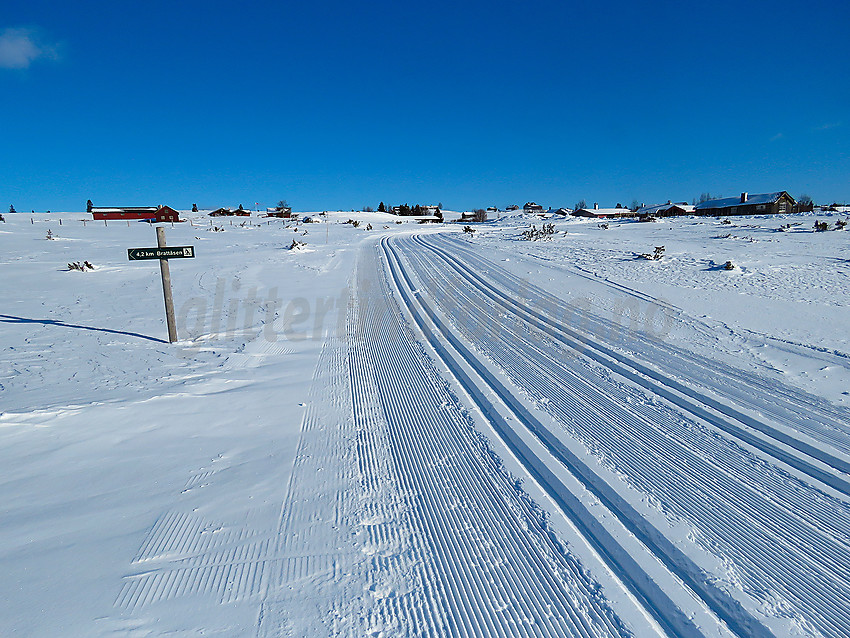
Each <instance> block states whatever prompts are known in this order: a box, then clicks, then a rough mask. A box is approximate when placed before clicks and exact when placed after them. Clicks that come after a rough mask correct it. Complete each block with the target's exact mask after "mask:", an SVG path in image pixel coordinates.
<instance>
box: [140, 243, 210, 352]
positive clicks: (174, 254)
mask: <svg viewBox="0 0 850 638" xmlns="http://www.w3.org/2000/svg"><path fill="white" fill-rule="evenodd" d="M156 243H157V247H156V248H128V249H127V257H128V258H129V259H130V261H135V260H138V259H159V270H160V273H161V274H162V294H163V296H164V297H165V321H166V323H167V324H168V342H169V343H174V342H175V341H177V322H176V321H175V320H174V299H173V298H172V297H171V272H170V271H169V269H168V260H169V259H177V258H185V257H194V256H195V247H194V246H166V245H165V229H164V228H163V227H162V226H157V227H156Z"/></svg>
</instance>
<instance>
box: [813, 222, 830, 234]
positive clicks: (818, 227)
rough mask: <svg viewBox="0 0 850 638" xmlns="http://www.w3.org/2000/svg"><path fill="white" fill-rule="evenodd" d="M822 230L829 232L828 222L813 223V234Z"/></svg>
mask: <svg viewBox="0 0 850 638" xmlns="http://www.w3.org/2000/svg"><path fill="white" fill-rule="evenodd" d="M824 230H829V223H828V222H815V232H821V231H824Z"/></svg>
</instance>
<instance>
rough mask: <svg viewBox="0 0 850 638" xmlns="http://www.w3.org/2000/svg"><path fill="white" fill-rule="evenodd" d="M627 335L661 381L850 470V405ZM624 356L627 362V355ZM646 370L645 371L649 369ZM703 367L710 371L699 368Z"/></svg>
mask: <svg viewBox="0 0 850 638" xmlns="http://www.w3.org/2000/svg"><path fill="white" fill-rule="evenodd" d="M440 241H444V242H445V245H446V247H448V246H450V247H451V250H452V252H453V253H454V254H458V253H462V254H463V257H464V260H465V262H466V264H467V266H471V265H472V264H475V265H476V269H478V270H479V272H481V271H482V269H483V270H484V271H487V272H488V276H489V277H490V278H492V280H493V283H494V284H496V285H497V286H500V287H502V288H506V287H507V288H508V289H514V290H515V289H517V286H519V285H522V286H524V287H525V288H526V289H527V290H528V292H529V294H530V295H532V296H535V297H536V298H537V299H541V300H542V299H548V300H549V301H552V300H555V298H554V297H552V295H550V294H549V293H547V292H546V291H545V290H542V289H540V288H539V287H537V286H535V285H533V284H530V283H529V282H521V281H520V279H519V278H517V277H515V276H513V275H511V274H510V273H508V272H507V271H505V270H504V269H502V268H499V267H498V266H496V265H495V264H493V263H492V262H490V261H488V260H486V259H484V258H482V257H481V256H480V255H478V254H476V253H475V252H474V251H471V250H470V249H469V246H468V245H467V244H466V242H463V241H458V240H456V239H454V238H451V237H444V236H443V237H440ZM419 243H420V244H422V245H427V246H429V247H432V248H434V249H439V250H442V252H443V254H447V253H446V250H445V247H440V246H438V245H436V242H433V241H431V240H424V239H420V240H419ZM574 274H575V275H577V276H581V277H584V278H586V279H590V280H592V281H598V282H599V283H601V284H602V283H604V284H606V285H610V286H613V287H615V288H618V289H620V290H623V291H624V292H625V293H627V294H633V295H635V296H636V297H638V298H642V299H643V300H644V301H647V302H653V300H652V299H651V298H646V296H645V295H643V293H640V292H638V291H634V290H631V289H630V288H627V287H626V286H623V285H622V284H616V283H613V282H607V281H604V280H598V279H595V278H593V277H592V276H591V275H589V274H588V273H587V272H584V271H580V272H578V273H574ZM555 301H557V300H555ZM582 315H583V316H582V320H583V321H584V322H585V324H586V326H587V328H588V329H587V330H586V331H585V332H587V333H592V334H594V335H602V334H608V335H612V334H618V333H620V334H622V331H623V328H622V327H621V326H619V325H617V324H615V323H614V322H612V321H610V320H608V319H605V318H604V317H601V316H600V315H599V314H597V313H593V311H592V310H591V309H589V308H583V309H582ZM585 336H587V335H585ZM628 336H629V339H630V341H632V342H634V343H633V347H634V349H637V350H639V351H640V352H641V355H642V356H643V357H645V359H646V360H647V361H652V362H653V363H654V365H655V367H656V368H657V369H659V370H664V371H665V374H664V377H663V378H661V379H656V380H658V381H661V382H663V383H665V384H667V385H669V386H670V387H672V388H674V389H676V390H678V391H683V392H688V390H689V388H687V387H686V386H683V385H682V383H680V382H678V381H677V379H675V378H674V375H675V376H676V377H678V379H679V380H686V381H687V382H688V383H689V384H691V383H693V382H694V381H696V382H697V383H698V385H700V386H702V387H704V388H707V389H709V390H711V391H712V392H714V393H715V394H717V395H718V396H721V397H725V398H727V399H729V400H730V401H731V402H733V403H734V404H735V405H738V406H741V407H742V408H745V409H748V410H750V411H752V412H753V413H755V414H759V415H762V417H763V418H761V419H754V418H752V417H750V416H748V415H745V414H743V413H742V412H740V411H739V410H736V409H735V408H734V407H733V406H731V405H728V404H724V403H719V402H716V401H713V400H712V399H711V398H710V397H708V396H707V395H706V394H705V393H701V394H700V395H699V396H698V397H696V398H698V399H699V400H700V401H702V402H703V403H705V404H706V405H709V406H711V407H712V408H714V409H717V410H719V411H721V412H722V413H724V414H725V415H726V416H729V417H731V418H733V419H736V420H739V421H741V422H742V423H746V424H747V425H749V426H751V427H754V428H755V429H758V430H761V431H762V432H763V433H765V434H767V435H768V436H770V437H772V438H775V439H776V440H778V441H782V442H783V443H786V444H787V445H790V446H792V447H795V448H796V449H798V450H799V451H801V452H803V453H805V454H809V455H811V456H813V457H814V458H819V459H821V460H823V461H824V462H825V463H827V464H829V465H831V466H833V467H835V468H836V469H838V470H839V471H841V472H844V473H850V459H848V457H847V456H846V455H847V454H850V410H848V409H847V408H843V407H839V406H834V405H831V404H829V403H827V402H825V401H824V400H823V399H821V398H820V397H816V396H814V395H810V394H806V393H804V392H802V391H801V390H799V389H797V388H791V387H789V386H786V385H784V384H782V383H779V382H777V381H772V380H768V379H763V378H760V377H754V376H753V375H749V374H746V373H743V372H742V371H740V370H738V369H736V368H734V367H732V366H729V365H725V364H723V363H721V362H719V361H716V360H713V359H708V358H706V357H703V356H700V355H698V354H696V353H693V352H683V351H682V350H681V349H678V348H676V347H675V346H671V345H669V344H667V343H665V342H664V341H661V340H659V339H654V338H652V337H651V336H648V335H644V334H642V333H641V332H639V331H631V332H630V333H629V335H628ZM584 343H585V344H586V345H588V346H590V347H594V346H596V347H598V346H600V345H601V344H599V343H589V342H588V341H584ZM601 351H602V352H605V354H607V355H609V356H611V355H612V353H611V352H610V351H609V350H608V349H602V350H601ZM620 360H621V361H622V359H620ZM624 362H625V363H627V364H630V363H632V362H631V361H628V360H627V361H624ZM641 371H642V372H645V371H644V370H641ZM699 371H705V372H703V373H700V372H699ZM695 375H696V378H695ZM764 397H769V398H770V401H765V400H764ZM771 419H772V420H773V421H775V422H776V423H779V424H782V425H784V426H786V427H789V428H793V429H794V430H797V431H799V432H801V433H803V434H805V435H807V436H809V437H811V438H812V439H814V440H815V441H817V442H822V443H825V444H826V445H827V446H831V447H833V448H834V449H835V450H840V451H841V452H843V453H844V456H843V457H841V456H837V455H833V454H829V453H828V452H825V451H823V450H821V449H819V448H817V447H815V446H811V445H808V444H806V443H804V442H801V441H799V440H797V439H795V438H794V437H789V436H787V435H786V434H785V433H784V432H782V431H780V430H778V429H776V428H771V427H770V426H769V425H768V424H767V423H766V421H769V420H771Z"/></svg>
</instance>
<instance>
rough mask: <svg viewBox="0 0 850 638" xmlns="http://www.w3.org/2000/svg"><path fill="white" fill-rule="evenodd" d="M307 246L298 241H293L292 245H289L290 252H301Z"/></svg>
mask: <svg viewBox="0 0 850 638" xmlns="http://www.w3.org/2000/svg"><path fill="white" fill-rule="evenodd" d="M306 245H307V242H304V241H298V240H297V239H293V240H292V243H291V244H290V245H289V250H300V249H301V248H303V247H304V246H306Z"/></svg>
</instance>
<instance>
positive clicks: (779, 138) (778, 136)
mask: <svg viewBox="0 0 850 638" xmlns="http://www.w3.org/2000/svg"><path fill="white" fill-rule="evenodd" d="M783 137H785V134H784V133H777V134H776V135H774V136H773V137H771V138H770V141H771V142H778V141H779V140H781V139H782V138H783Z"/></svg>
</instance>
